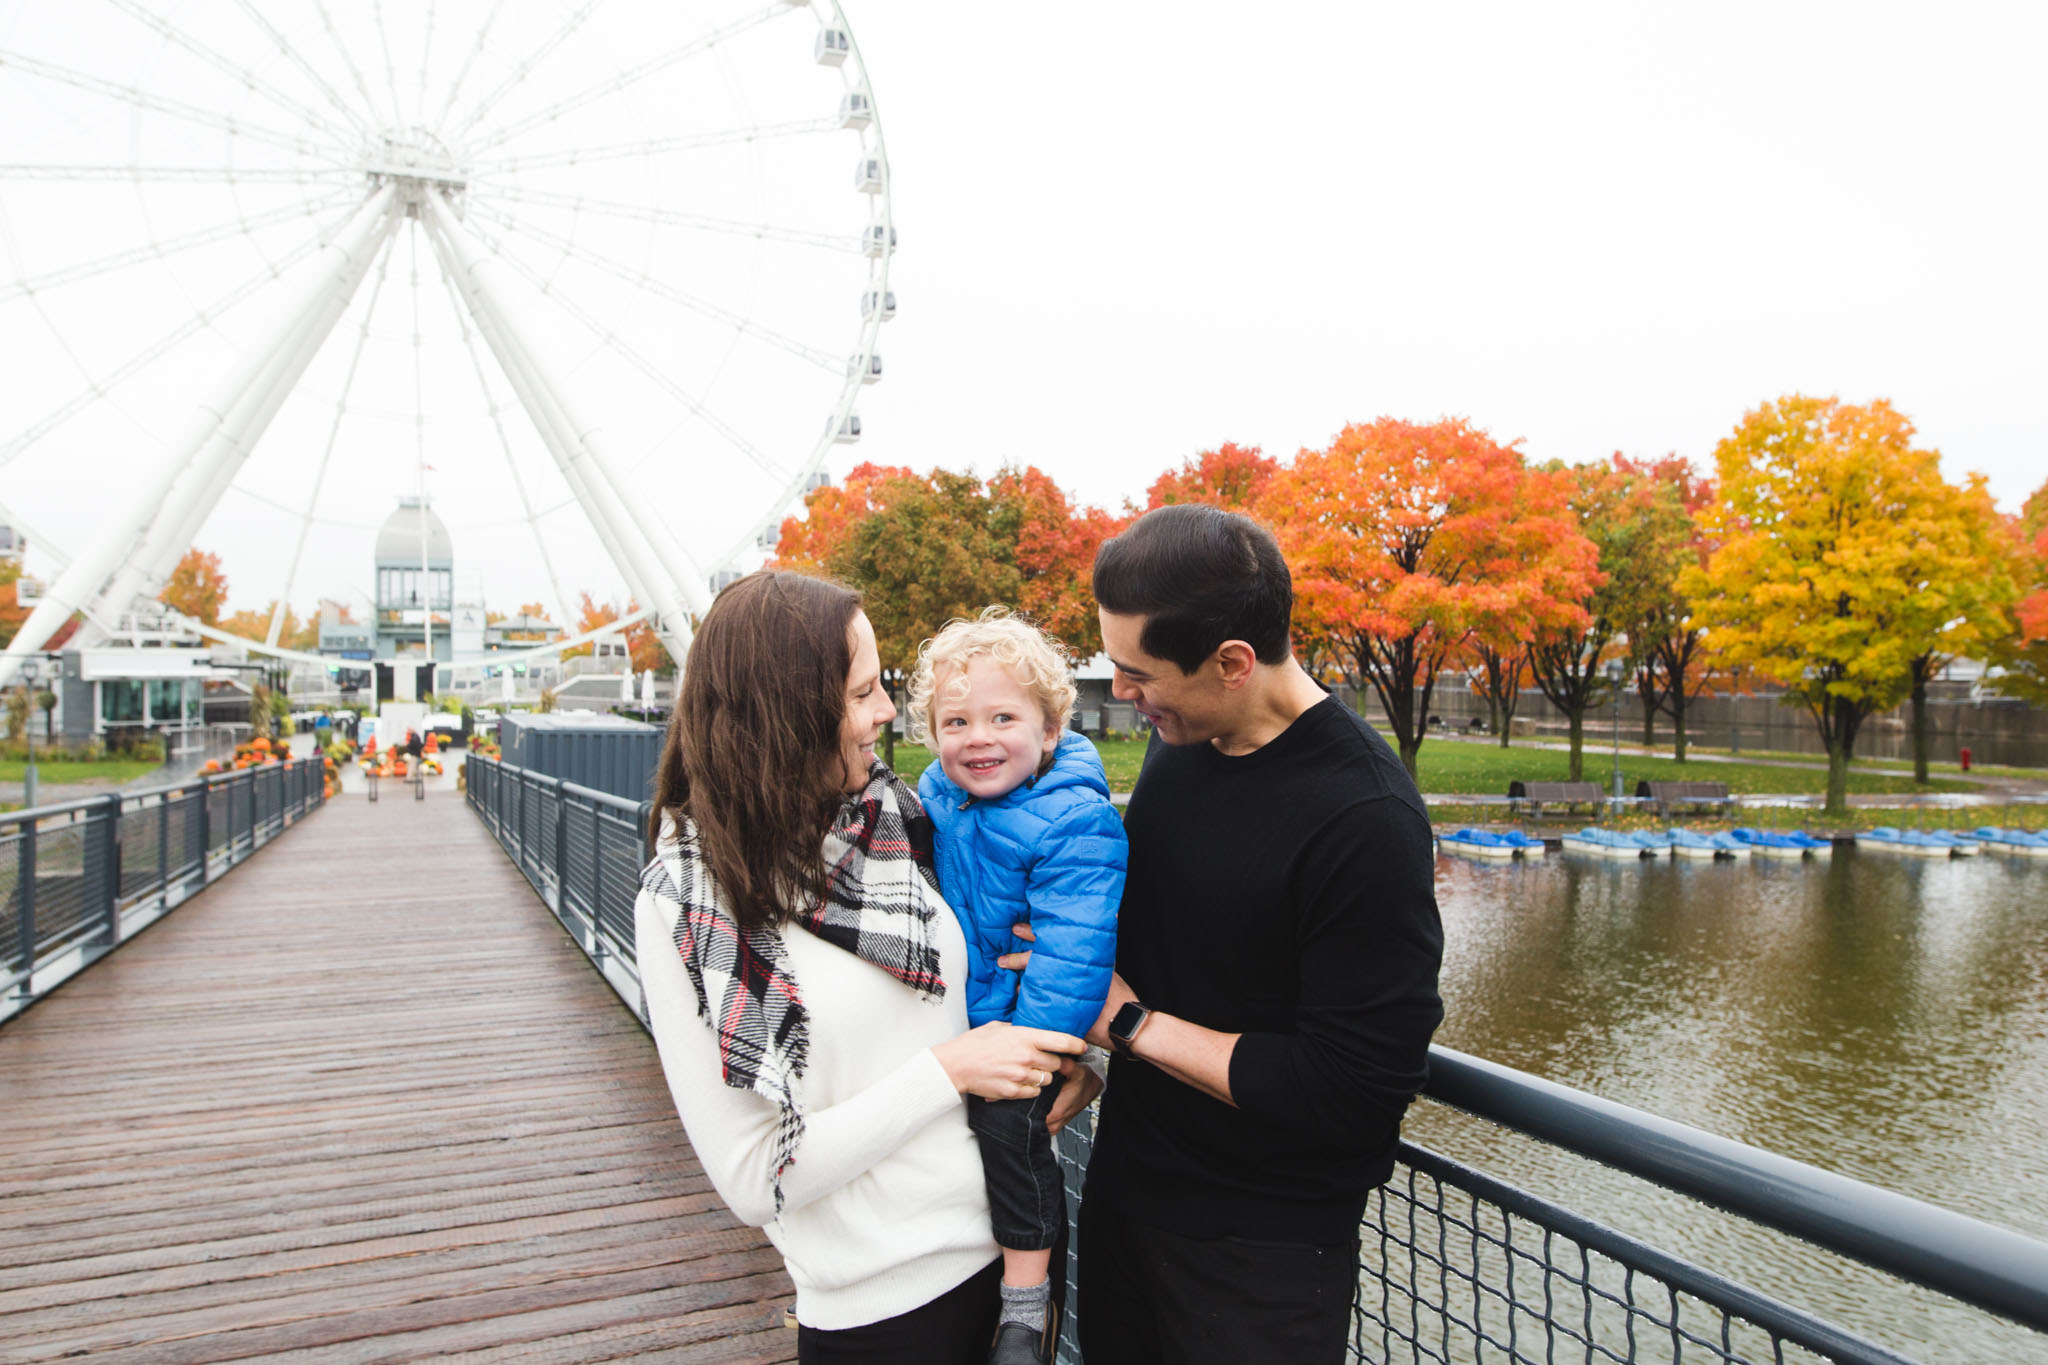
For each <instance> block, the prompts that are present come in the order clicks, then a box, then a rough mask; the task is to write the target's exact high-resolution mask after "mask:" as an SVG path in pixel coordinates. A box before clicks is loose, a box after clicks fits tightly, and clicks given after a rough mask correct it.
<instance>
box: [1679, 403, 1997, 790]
mask: <svg viewBox="0 0 2048 1365" xmlns="http://www.w3.org/2000/svg"><path fill="white" fill-rule="evenodd" d="M1913 434H1914V433H1913V424H1912V423H1911V422H1910V421H1908V420H1907V419H1906V418H1905V417H1904V416H1903V415H1902V414H1900V413H1899V412H1898V411H1897V410H1895V409H1894V408H1893V407H1892V406H1891V404H1890V403H1889V402H1888V401H1886V400H1884V399H1877V400H1874V401H1872V402H1870V403H1867V404H1850V403H1843V402H1841V401H1840V400H1838V399H1834V398H1809V397H1806V396H1803V395H1798V394H1794V395H1790V396H1787V397H1784V398H1779V399H1777V400H1776V401H1774V402H1770V403H1766V404H1764V405H1763V406H1762V407H1760V408H1757V409H1756V410H1755V411H1753V412H1750V413H1748V414H1747V415H1746V416H1744V417H1743V419H1742V421H1741V422H1740V423H1739V424H1738V425H1737V426H1736V428H1735V430H1734V432H1733V433H1731V434H1730V435H1729V436H1727V437H1725V438H1724V439H1723V440H1722V441H1721V443H1720V444H1719V445H1718V446H1717V447H1716V448H1715V450H1714V462H1715V466H1716V470H1717V473H1718V484H1719V489H1718V494H1717V496H1716V498H1715V500H1714V501H1713V502H1712V503H1710V504H1709V505H1708V506H1707V507H1706V508H1704V509H1703V510H1702V512H1701V514H1700V522H1701V527H1702V530H1703V532H1704V533H1705V536H1706V538H1707V540H1708V541H1709V542H1710V543H1714V544H1715V545H1716V546H1717V548H1716V549H1715V550H1714V552H1713V553H1712V555H1711V556H1710V557H1709V558H1708V560H1707V562H1706V564H1705V565H1704V566H1703V567H1698V568H1690V569H1688V570H1687V571H1686V572H1685V573H1684V574H1683V575H1682V577H1681V589H1682V590H1683V591H1684V592H1685V593H1686V594H1687V596H1688V597H1689V598H1690V599H1691V601H1692V604H1693V620H1694V621H1695V622H1696V623H1698V624H1700V625H1702V626H1703V627H1704V628H1705V629H1706V631H1707V634H1708V639H1709V640H1710V642H1711V643H1712V646H1713V648H1714V651H1715V653H1716V654H1717V655H1719V656H1720V657H1721V658H1722V659H1723V660H1724V661H1725V662H1726V663H1727V664H1729V665H1731V666H1733V667H1737V668H1747V669H1753V670H1754V671H1755V672H1756V673H1758V674H1759V675H1761V676H1763V677H1765V678H1768V679H1771V680H1772V681H1774V682H1776V683H1778V684H1779V685H1780V686H1781V687H1783V688H1784V689H1785V691H1786V694H1787V699H1788V701H1794V702H1797V703H1798V704H1800V705H1803V706H1804V707H1805V708H1806V710H1807V713H1808V714H1809V715H1810V716H1811V717H1812V718H1813V721H1814V725H1815V726H1816V728H1817V729H1818V730H1819V732H1820V738H1821V742H1822V744H1823V745H1824V746H1825V747H1826V749H1827V754H1828V793H1827V808H1828V810H1830V811H1833V812H1840V811H1842V810H1844V809H1845V808H1846V806H1847V789H1848V772H1849V764H1850V762H1851V760H1852V758H1853V756H1854V754H1855V747H1856V736H1857V732H1858V731H1859V730H1860V728H1861V727H1862V725H1863V722H1864V721H1865V720H1867V719H1868V718H1869V717H1870V716H1871V715H1872V714H1873V713H1874V712H1877V711H1881V710H1884V709H1886V708H1887V707H1890V706H1893V705H1895V704H1896V703H1897V702H1898V701H1899V700H1900V699H1902V698H1903V697H1905V696H1906V695H1907V694H1908V692H1909V691H1910V689H1911V687H1912V679H1913V670H1914V661H1915V660H1916V659H1920V658H1922V657H1923V656H1926V655H1929V654H1930V653H1936V652H1941V651H1945V650H1949V649H1953V648H1957V647H1960V646H1962V645H1964V644H1966V643H1967V642H1968V640H1970V639H1974V638H1976V637H1977V632H1979V631H1981V630H1983V629H1985V626H1986V624H1987V622H1988V621H1989V620H1991V619H1994V618H1995V610H1996V606H1995V601H1994V600H1992V599H1995V598H1996V596H1997V591H1996V588H1995V586H1994V587H1993V588H1990V589H1984V588H1982V586H1981V585H1983V584H1985V583H1986V581H1987V580H1991V579H1995V578H1996V577H1998V560H1999V556H1997V555H1996V554H1987V550H1988V549H1990V548H1992V547H1993V545H1994V541H1993V539H1992V537H1990V536H1988V535H1983V534H1980V533H1979V530H1978V526H1977V518H1978V515H1979V511H1978V509H1977V507H1976V505H1975V504H1976V498H1977V496H1978V495H1980V494H1981V484H1973V485H1972V488H1971V489H1965V490H1958V489H1955V488H1953V487H1951V486H1950V485H1948V484H1947V483H1945V482H1944V481H1943V479H1942V477H1941V469H1940V456H1939V454H1938V453H1937V452H1935V451H1933V450H1928V449H1922V448H1920V447H1917V446H1915V445H1914V444H1913ZM1973 585H1978V586H1973ZM1993 630H1994V633H1995V627H1993Z"/></svg>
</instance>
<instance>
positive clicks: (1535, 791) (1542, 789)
mask: <svg viewBox="0 0 2048 1365" xmlns="http://www.w3.org/2000/svg"><path fill="white" fill-rule="evenodd" d="M1606 803H1607V797H1606V795H1605V794H1604V793H1603V792H1602V791H1601V789H1600V784H1599V783H1598V782H1510V783H1508V807H1509V809H1511V810H1515V811H1518V812H1524V813H1526V814H1527V815H1528V816H1529V817H1530V818H1531V819H1535V818H1537V817H1539V816H1541V815H1542V814H1543V808H1544V807H1545V806H1562V807H1564V809H1565V810H1566V811H1567V812H1569V811H1571V810H1572V809H1573V808H1574V807H1577V806H1585V807H1587V808H1588V809H1590V810H1592V811H1593V812H1594V813H1595V814H1598V813H1599V810H1600V808H1601V807H1602V806H1603V805H1605V804H1606Z"/></svg>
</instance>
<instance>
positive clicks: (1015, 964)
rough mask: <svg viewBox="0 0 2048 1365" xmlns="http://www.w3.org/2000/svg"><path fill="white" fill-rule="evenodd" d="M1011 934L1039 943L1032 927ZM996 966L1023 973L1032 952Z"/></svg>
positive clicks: (1009, 957)
mask: <svg viewBox="0 0 2048 1365" xmlns="http://www.w3.org/2000/svg"><path fill="white" fill-rule="evenodd" d="M1010 932H1011V933H1013V934H1015V935H1016V936H1017V937H1018V938H1021V939H1023V940H1024V941H1025V942H1026V943H1036V942H1038V935H1036V934H1034V933H1032V932H1031V926H1030V925H1028V924H1013V925H1011V926H1010ZM996 965H997V966H998V967H1004V968H1007V969H1009V970H1010V971H1013V972H1021V971H1023V970H1024V969H1025V968H1026V967H1028V966H1030V965H1031V952H1030V950H1029V949H1026V950H1025V951H1023V952H1021V953H1004V954H1003V955H1002V956H1001V957H999V958H997V959H996ZM1055 1131H1057V1130H1055Z"/></svg>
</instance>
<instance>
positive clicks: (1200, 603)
mask: <svg viewBox="0 0 2048 1365" xmlns="http://www.w3.org/2000/svg"><path fill="white" fill-rule="evenodd" d="M1095 601H1096V604H1097V605H1098V606H1100V607H1101V608H1102V609H1103V610H1104V611H1108V612H1114V613H1116V614H1117V615H1119V616H1143V617H1144V618H1145V629H1144V633H1143V634H1141V635H1140V636H1139V637H1138V647H1139V648H1140V649H1142V650H1144V651H1145V652H1146V653H1147V654H1150V655H1152V656H1153V657H1154V658H1159V659H1168V660H1171V661H1172V662H1173V663H1174V664H1175V665H1176V666H1177V667H1179V669H1180V671H1181V672H1182V673H1192V672H1194V671H1195V670H1196V669H1197V668H1199V667H1201V666H1202V661H1203V660H1205V659H1207V658H1208V657H1209V656H1210V655H1211V654H1214V653H1215V652H1216V648H1217V646H1219V645H1221V644H1222V643H1223V642H1224V641H1225V640H1243V641H1244V642H1245V643H1246V644H1248V645H1250V646H1251V647H1252V651H1253V653H1255V654H1257V655H1258V659H1259V662H1260V663H1262V664H1277V663H1281V662H1283V661H1285V660H1286V658H1287V651H1288V641H1287V634H1288V628H1289V626H1290V624H1291V623H1292V621H1293V617H1294V580H1293V579H1292V578H1291V577H1289V576H1288V573H1287V561H1286V560H1285V559H1283V558H1281V556H1280V547H1279V545H1277V544H1276V543H1275V542H1274V540H1273V533H1272V532H1270V531H1268V530H1267V529H1266V528H1265V527H1263V526H1261V525H1259V524H1258V523H1257V522H1255V521H1253V520H1252V519H1251V518H1250V517H1246V516H1240V515H1238V514H1237V513H1235V512H1226V511H1224V510H1223V509H1222V508H1220V507H1210V506H1208V505H1207V504H1205V503H1198V502H1183V503H1175V504H1173V505H1172V506H1170V507H1158V508H1154V509H1153V510H1152V511H1150V512H1147V513H1146V514H1145V515H1144V516H1142V517H1139V518H1138V519H1137V521H1135V522H1133V523H1132V524H1131V528H1130V529H1129V530H1127V531H1125V532H1124V533H1123V534H1122V535H1120V536H1115V537H1113V538H1111V539H1109V540H1106V541H1104V542H1103V543H1102V548H1101V549H1100V550H1098V551H1096V552H1095Z"/></svg>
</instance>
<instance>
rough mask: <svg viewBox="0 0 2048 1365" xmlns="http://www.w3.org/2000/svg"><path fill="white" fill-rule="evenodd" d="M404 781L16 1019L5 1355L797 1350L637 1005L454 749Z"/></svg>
mask: <svg viewBox="0 0 2048 1365" xmlns="http://www.w3.org/2000/svg"><path fill="white" fill-rule="evenodd" d="M398 790H399V791H403V792H404V794H405V796H406V798H407V799H405V800H403V801H394V800H392V799H390V798H391V797H392V796H394V795H396V794H397V793H396V792H394V791H391V790H388V789H387V791H386V792H385V793H384V797H385V799H383V800H381V801H379V802H377V803H376V804H371V803H370V802H369V801H367V800H366V799H365V798H364V796H363V795H362V794H361V792H360V791H356V792H351V793H350V794H348V795H346V796H343V797H340V798H337V799H336V800H335V801H333V802H331V803H329V805H328V806H327V808H326V809H324V810H321V811H319V812H317V813H315V814H313V815H312V816H310V817H309V818H308V819H307V820H306V821H305V822H304V823H302V824H300V825H297V826H295V827H294V828H293V829H292V830H290V831H289V832H287V833H286V834H284V835H283V836H281V837H280V838H279V839H278V840H277V842H276V843H275V844H274V845H272V846H271V847H270V848H268V849H267V850H265V851H264V852H262V853H260V854H258V855H257V856H256V857H255V858H254V859H253V860H252V861H251V862H250V863H249V864H248V865H247V866H246V867H244V868H243V869H242V870H240V871H238V872H236V873H235V875H234V876H233V877H232V878H230V879H228V880H226V881H224V882H222V883H221V884H219V885H217V886H214V887H212V888H210V889H208V890H207V891H206V892H204V893H202V894H201V895H200V896H199V897H197V898H196V899H194V900H193V901H192V902H190V903H189V904H187V905H184V906H182V907H180V908H179V909H177V910H176V911H174V912H173V913H172V914H171V916H170V917H169V918H168V919H166V920H165V921H163V922H162V923H160V924H158V925H156V926H154V927H153V928H151V929H149V930H147V931H146V932H145V933H143V934H142V935H141V937H139V938H137V939H136V940H135V941H134V942H132V943H130V944H128V945H126V946H124V947H123V948H122V949H121V950H120V951H119V952H117V953H115V954H113V955H112V956H111V957H109V958H108V959H106V960H105V961H104V962H101V963H99V964H98V965H97V966H95V967H93V968H92V969H91V970H89V971H87V972H86V973H85V974H83V975H82V976H80V977H78V978H77V979H75V980H73V981H72V982H70V983H69V984H67V985H66V986H64V987H63V988H62V989H61V990H59V991H58V992H56V993H55V994H54V995H52V996H51V997H50V998H49V999H48V1000H46V1001H44V1002H42V1003H40V1004H38V1005H36V1006H35V1007H34V1008H33V1009H31V1010H29V1011H28V1012H27V1013H26V1014H24V1015H23V1016H21V1017H20V1018H18V1019H16V1020H14V1021H13V1022H11V1023H9V1024H7V1025H5V1026H4V1027H0V1171H4V1172H5V1185H6V1190H7V1194H6V1197H5V1198H4V1199H0V1343H4V1345H0V1357H4V1358H5V1359H6V1360H8V1361H26V1360H44V1359H54V1358H57V1357H61V1356H68V1355H89V1356H91V1357H92V1358H93V1359H94V1360H95V1361H112V1362H129V1361H132V1362H137V1365H145V1363H146V1365H177V1362H202V1361H218V1360H228V1359H244V1358H254V1359H265V1358H273V1357H282V1356H285V1355H287V1354H288V1355H289V1357H290V1358H291V1359H292V1360H295V1361H301V1360H303V1361H348V1362H361V1361H381V1360H413V1359H420V1358H426V1357H431V1358H435V1359H442V1358H458V1359H466V1360H478V1361H482V1360H512V1359H522V1360H524V1359H546V1360H550V1361H595V1360H609V1359H614V1358H619V1357H625V1356H632V1357H634V1358H636V1359H644V1360H658V1361H782V1360H789V1359H793V1358H794V1355H795V1344H796V1343H795V1337H796V1334H795V1333H794V1332H790V1331H787V1330H785V1329H784V1328H783V1326H782V1320H783V1312H784V1309H785V1307H786V1306H787V1304H788V1302H789V1299H788V1297H787V1295H788V1292H789V1284H788V1281H787V1279H786V1278H785V1276H784V1275H783V1273H782V1270H781V1262H780V1260H779V1258H778V1257H776V1255H775V1254H774V1252H773V1251H772V1250H771V1249H769V1247H768V1246H767V1243H766V1242H765V1240H764V1239H763V1238H762V1237H761V1236H760V1234H759V1233H758V1232H756V1231H754V1230H753V1229H750V1228H744V1227H740V1226H738V1225H737V1224H736V1223H735V1222H734V1221H733V1219H732V1217H731V1215H730V1214H729V1213H727V1212H726V1210H725V1208H724V1206H723V1205H722V1204H721V1203H720V1202H719V1199H718V1197H717V1195H716V1194H715V1193H713V1192H712V1190H711V1189H710V1187H709V1184H708V1183H707V1182H706V1180H705V1179H704V1176H703V1174H702V1172H701V1170H700V1169H699V1167H698V1165H697V1162H696V1159H695V1157H694V1155H693V1154H692V1153H691V1151H690V1148H689V1145H688V1143H687V1142H686V1141H685V1139H684V1137H683V1134H682V1131H681V1127H680V1125H679V1124H678V1123H677V1121H676V1116H675V1110H674V1108H673V1106H672V1104H671V1102H670V1100H669V1096H668V1092H667V1089H666V1087H665V1086H664V1084H663V1081H662V1076H661V1070H660V1066H659V1064H658V1062H657V1060H656V1058H655V1054H654V1048H653V1045H652V1043H650V1042H649V1040H648V1038H647V1036H646V1034H645V1033H643V1032H642V1031H641V1030H640V1028H639V1027H638V1025H637V1024H636V1023H635V1022H634V1021H633V1019H632V1018H631V1017H630V1016H629V1015H628V1014H627V1013H626V1012H625V1011H624V1010H623V1009H622V1008H621V1007H620V1006H619V1004H618V1002H617V1000H616V998H615V997H614V996H613V995H612V994H611V992H610V990H609V989H608V988H607V987H606V986H605V985H604V983H603V982H602V981H601V980H600V979H599V978H598V977H597V975H596V974H595V973H594V972H593V971H592V970H591V969H590V967H589V965H588V964H587V963H586V961H585V960H584V958H583V956H582V954H581V953H580V952H579V951H578V950H577V948H576V946H575V945H574V944H573V943H571V942H570V941H569V939H568V938H567V936H566V935H564V934H563V932H562V930H561V928H560V927H559V926H558V925H557V924H556V923H555V921H554V920H553V918H552V917H551V916H550V915H549V914H548V912H547V910H546V909H545V908H544V907H543V906H542V905H541V904H540V902H539V901H538V900H537V899H536V898H535V897H534V895H533V892H532V890H531V888H529V887H528V886H527V884H526V882H525V880H524V879H523V878H521V877H520V875H519V874H518V872H517V871H515V870H514V869H513V867H512V865H511V863H510V862H508V861H507V860H506V858H505V856H504V854H503V853H501V852H500V851H499V850H498V848H497V846H496V845H495V844H494V843H493V842H492V841H491V838H490V835H489V834H488V832H487V831H486V830H485V829H484V827H483V825H482V824H481V823H480V822H479V821H478V820H477V819H476V817H475V816H474V815H472V814H471V813H470V812H469V811H468V810H467V809H466V808H465V807H464V805H463V804H462V801H461V799H460V797H459V796H458V795H457V793H456V792H455V791H454V790H453V778H452V777H450V778H449V779H447V787H446V788H445V789H443V790H430V792H429V795H428V798H427V799H426V800H425V801H423V802H414V801H412V800H411V799H410V796H411V793H410V791H409V790H406V789H403V788H400V789H398Z"/></svg>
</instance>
